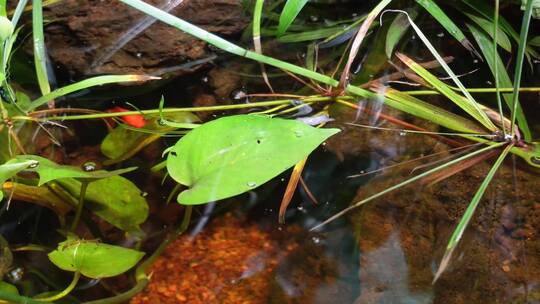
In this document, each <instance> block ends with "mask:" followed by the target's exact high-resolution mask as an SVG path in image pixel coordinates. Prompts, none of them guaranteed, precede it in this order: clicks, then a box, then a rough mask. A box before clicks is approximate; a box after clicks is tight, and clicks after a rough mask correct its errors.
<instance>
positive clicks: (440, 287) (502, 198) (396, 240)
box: [350, 161, 540, 303]
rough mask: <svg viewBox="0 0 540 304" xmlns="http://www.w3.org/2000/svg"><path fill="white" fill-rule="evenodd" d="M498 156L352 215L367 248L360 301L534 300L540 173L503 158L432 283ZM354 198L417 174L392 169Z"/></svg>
mask: <svg viewBox="0 0 540 304" xmlns="http://www.w3.org/2000/svg"><path fill="white" fill-rule="evenodd" d="M491 163H492V161H486V162H484V163H480V164H477V165H475V166H474V167H472V168H469V169H467V170H465V171H463V172H461V173H458V174H455V175H453V176H451V177H450V178H447V179H446V180H443V181H441V182H439V183H437V184H435V185H432V186H429V185H422V184H421V183H415V184H413V185H411V186H408V187H406V188H404V189H401V190H397V191H395V192H392V193H389V194H388V195H385V196H383V197H382V198H380V199H378V200H376V201H373V202H370V203H368V204H366V205H364V207H362V208H361V209H360V210H358V211H357V212H355V213H353V214H351V216H350V218H351V221H352V222H353V224H354V226H355V230H356V233H357V238H358V243H359V246H360V250H361V254H360V256H361V261H360V264H361V267H360V285H361V287H362V293H361V295H360V297H359V299H358V303H390V302H391V303H409V302H410V303H413V302H414V303H486V302H490V303H492V302H493V303H529V302H530V301H531V300H532V296H534V295H536V294H538V293H539V292H540V290H539V289H538V286H539V283H540V282H539V281H540V263H539V261H540V250H539V249H540V237H539V234H538V227H540V208H538V206H537V205H538V202H539V201H540V192H539V191H538V190H537V189H539V187H540V179H539V178H538V176H537V174H533V173H528V172H525V171H522V170H514V169H513V168H512V162H508V163H507V164H505V165H503V166H501V168H500V169H499V171H498V172H497V174H496V176H495V178H494V180H493V181H492V183H491V185H490V186H489V188H488V190H487V191H486V193H485V195H484V198H483V199H482V201H481V202H480V204H479V206H478V208H477V210H476V212H475V215H474V217H473V219H472V221H471V223H470V224H469V227H468V228H467V230H466V231H465V234H464V236H463V238H462V240H461V242H460V244H459V245H458V247H457V249H456V251H455V252H454V254H453V258H452V260H451V264H450V266H449V268H448V269H447V270H446V272H445V273H443V275H442V276H441V277H440V279H439V280H438V281H437V282H436V283H435V285H432V282H431V281H432V280H433V275H434V273H435V271H436V269H437V267H438V265H439V263H440V259H441V257H442V256H443V254H444V250H445V248H446V245H447V242H448V240H449V238H450V236H451V234H452V232H453V230H454V229H455V227H456V225H457V223H458V221H459V220H460V218H461V216H462V215H463V213H464V211H465V209H466V208H467V206H468V204H469V202H470V200H471V199H472V197H473V195H474V193H475V192H476V190H477V189H478V187H479V185H480V183H481V182H482V180H483V179H484V177H485V174H486V172H487V171H488V170H489V165H490V164H491ZM390 171H391V172H389V173H388V174H387V175H386V176H381V177H378V178H376V179H375V180H374V181H372V182H371V183H370V184H369V186H368V187H363V188H361V189H360V191H359V193H358V195H357V197H356V199H355V201H358V200H361V199H362V198H365V197H367V196H368V195H370V194H373V193H376V192H377V191H381V189H384V188H388V187H390V186H392V185H395V184H397V183H398V182H400V181H403V180H404V179H405V178H407V177H410V175H409V174H410V167H409V168H408V169H404V170H403V171H401V172H398V171H396V170H393V171H392V170H390Z"/></svg>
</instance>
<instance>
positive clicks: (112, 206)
mask: <svg viewBox="0 0 540 304" xmlns="http://www.w3.org/2000/svg"><path fill="white" fill-rule="evenodd" d="M58 183H59V184H60V185H61V186H62V187H63V188H65V189H66V190H67V191H68V192H69V193H70V194H71V195H72V196H73V197H75V198H78V197H79V194H80V192H81V183H80V182H79V181H77V180H74V179H71V178H67V179H60V180H58ZM84 199H85V207H87V208H88V209H90V210H91V211H92V212H94V213H95V214H96V215H97V216H99V217H101V218H102V219H104V220H105V221H107V222H109V223H110V224H112V225H114V226H115V227H117V228H119V229H122V230H124V231H126V232H131V233H138V232H140V228H139V225H140V224H141V223H143V222H144V221H145V220H146V218H147V217H148V203H147V202H146V199H145V198H144V197H143V195H142V192H141V190H140V189H139V188H137V186H136V185H135V184H133V183H132V182H131V181H130V180H128V179H126V178H124V177H122V176H111V177H109V178H105V179H101V180H97V181H95V182H92V183H90V184H88V188H87V189H86V195H85V197H84Z"/></svg>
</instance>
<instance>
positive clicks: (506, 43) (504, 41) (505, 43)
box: [466, 14, 512, 52]
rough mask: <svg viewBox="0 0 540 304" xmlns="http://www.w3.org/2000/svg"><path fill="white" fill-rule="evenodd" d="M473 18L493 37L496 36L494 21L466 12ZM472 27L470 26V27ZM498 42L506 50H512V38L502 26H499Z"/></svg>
mask: <svg viewBox="0 0 540 304" xmlns="http://www.w3.org/2000/svg"><path fill="white" fill-rule="evenodd" d="M466 15H467V16H469V18H471V20H472V21H474V23H476V24H477V25H478V26H479V27H481V28H482V30H484V31H485V32H486V33H488V34H489V36H491V38H493V37H494V34H493V27H494V26H493V23H492V22H491V21H489V20H487V19H484V18H482V17H478V16H475V15H473V14H466ZM469 28H470V27H469ZM497 44H499V45H500V46H501V47H502V48H503V49H504V50H505V51H507V52H512V43H511V42H510V38H508V35H506V33H505V32H504V31H503V30H502V29H501V28H500V27H498V28H497Z"/></svg>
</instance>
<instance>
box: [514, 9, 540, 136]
mask: <svg viewBox="0 0 540 304" xmlns="http://www.w3.org/2000/svg"><path fill="white" fill-rule="evenodd" d="M533 2H535V1H534V0H528V2H527V5H526V7H525V13H524V14H523V20H522V21H521V32H520V33H519V44H518V52H517V59H516V68H515V70H514V95H513V99H512V118H511V119H510V120H511V123H512V126H511V130H512V131H511V134H512V135H513V134H514V129H515V122H516V117H517V114H518V111H517V109H518V105H519V88H520V86H521V73H522V71H523V60H524V59H525V48H526V46H527V35H528V34H529V26H530V24H531V15H532V11H533Z"/></svg>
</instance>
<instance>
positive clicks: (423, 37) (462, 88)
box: [407, 15, 497, 131]
mask: <svg viewBox="0 0 540 304" xmlns="http://www.w3.org/2000/svg"><path fill="white" fill-rule="evenodd" d="M407 18H408V20H409V23H411V26H412V28H413V29H414V31H415V32H416V34H417V35H418V37H419V38H420V40H422V42H423V43H424V45H425V46H426V47H427V48H428V50H429V51H430V52H431V54H432V55H433V56H434V57H435V59H437V61H438V62H439V64H440V65H441V67H442V68H443V69H444V70H445V71H446V73H447V74H448V76H450V78H451V79H452V81H453V82H454V83H455V84H456V85H457V86H458V88H459V89H460V91H461V92H462V93H463V95H464V96H465V97H466V99H467V102H468V103H469V105H470V107H472V108H474V109H475V110H476V112H477V113H476V114H474V115H473V114H471V113H469V114H471V115H472V116H473V117H478V121H479V122H480V123H481V124H483V125H484V126H486V127H487V128H488V130H491V131H494V130H496V129H497V127H496V126H495V125H494V124H493V122H492V121H491V120H489V118H488V117H487V115H486V114H485V113H484V112H482V110H480V107H479V106H478V104H477V102H476V100H475V99H474V98H473V97H472V95H471V94H470V93H469V91H467V89H466V88H465V86H464V85H463V84H462V83H461V81H460V80H459V78H458V77H457V76H456V74H454V72H453V71H452V69H450V67H449V66H448V64H446V62H445V61H444V59H443V58H442V57H441V55H439V53H438V52H437V50H436V49H435V47H434V46H433V45H432V44H431V42H429V39H428V38H427V37H426V35H424V33H423V32H422V30H420V28H419V27H418V26H417V25H416V23H414V21H413V20H412V19H411V18H410V17H408V15H407ZM420 68H422V67H421V66H420ZM428 73H429V72H428ZM454 102H455V101H454Z"/></svg>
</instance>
